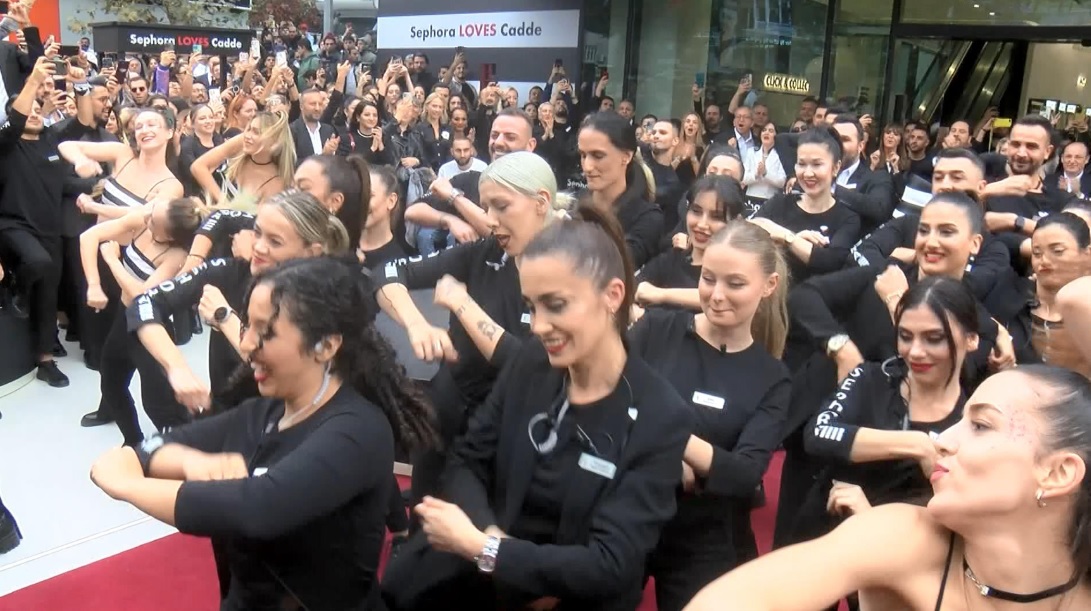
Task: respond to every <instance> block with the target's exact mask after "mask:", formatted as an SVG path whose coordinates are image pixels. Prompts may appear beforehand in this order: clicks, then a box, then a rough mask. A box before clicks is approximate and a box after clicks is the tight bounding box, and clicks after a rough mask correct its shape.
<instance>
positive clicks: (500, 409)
mask: <svg viewBox="0 0 1091 611" xmlns="http://www.w3.org/2000/svg"><path fill="white" fill-rule="evenodd" d="M508 157H510V155H507V156H505V157H503V158H502V160H503V159H507V158H508ZM578 216H579V218H581V219H586V220H574V221H558V222H555V223H552V224H551V225H550V226H549V227H546V228H545V229H544V230H542V231H541V232H540V233H539V234H538V235H537V236H536V237H535V238H534V239H533V240H532V241H531V243H530V244H529V245H528V246H527V247H526V248H525V250H524V251H523V253H522V258H521V260H520V264H519V279H520V283H521V287H522V291H523V294H524V296H525V298H526V300H527V302H528V304H529V305H530V308H531V316H532V319H533V323H532V324H533V330H534V333H535V335H537V337H538V339H539V340H540V341H533V342H529V341H528V342H524V343H522V344H521V346H520V348H519V350H518V352H517V353H516V354H515V355H513V357H512V358H511V359H510V360H509V362H508V366H507V367H506V368H505V370H504V373H503V375H501V377H500V379H499V380H498V381H497V383H496V386H495V387H494V388H493V390H492V393H491V394H490V395H489V398H488V399H487V400H486V401H485V402H484V404H483V405H481V406H480V407H478V408H476V409H475V410H474V412H473V416H472V418H471V422H470V426H469V429H468V431H467V432H466V434H465V435H464V436H463V437H462V438H461V439H460V440H459V441H458V442H457V444H456V445H455V447H454V449H453V450H452V453H451V462H450V465H449V467H448V471H447V473H446V477H445V479H444V492H445V493H444V499H445V500H440V499H438V498H433V497H427V498H425V499H424V501H423V502H422V503H421V504H420V505H418V506H417V507H415V509H414V511H415V512H416V513H417V514H418V516H419V517H420V519H421V521H422V523H423V533H422V534H423V535H425V536H426V537H427V541H425V537H424V536H420V535H417V536H416V537H415V538H412V539H410V541H409V543H407V544H406V547H404V548H403V549H402V552H401V554H399V556H398V557H397V559H395V560H394V561H393V562H392V563H391V565H390V567H389V568H388V569H387V573H386V577H385V581H384V593H385V594H386V600H387V601H388V603H389V604H390V606H391V607H392V608H394V609H399V610H407V609H437V608H442V607H443V606H445V605H447V604H449V603H450V601H452V600H457V601H458V604H459V606H460V607H462V608H467V609H495V608H505V609H507V608H511V609H521V608H527V606H528V605H530V607H531V608H554V607H557V608H574V609H600V610H613V609H618V610H621V609H635V608H636V607H637V605H638V604H639V602H640V599H641V594H642V589H643V588H642V577H643V572H644V563H645V559H646V557H647V555H648V553H649V552H651V551H652V548H654V547H655V543H656V541H657V540H658V538H659V532H660V529H661V527H662V526H663V524H664V523H666V522H667V520H669V519H670V517H671V516H672V515H673V514H674V509H675V487H676V486H677V484H678V481H679V472H680V463H681V460H682V456H683V449H684V446H685V445H686V441H687V440H688V439H689V434H690V431H691V426H690V416H689V413H688V411H687V410H686V407H685V405H684V404H683V402H682V400H681V399H680V398H679V397H678V395H677V393H676V392H675V390H674V389H673V388H671V386H670V384H669V383H668V382H666V381H665V380H663V379H662V378H660V377H659V375H658V374H657V373H656V372H655V370H654V369H652V368H651V367H649V366H648V365H647V364H646V363H645V362H644V361H643V360H642V359H641V358H640V357H638V356H636V355H635V354H632V355H631V354H628V353H627V350H626V347H625V344H624V340H623V335H624V333H625V330H626V327H627V326H628V320H629V316H628V313H629V306H630V305H631V304H632V296H633V292H634V288H635V287H634V286H633V284H632V263H631V262H630V260H629V257H628V255H627V252H626V251H627V249H626V246H625V243H624V238H623V237H622V235H623V234H622V231H621V229H620V226H619V224H618V223H617V221H616V220H615V219H613V218H612V217H610V216H608V215H603V214H602V213H600V212H598V209H597V208H592V207H590V206H588V207H585V208H583V209H581V211H580V212H579V213H578Z"/></svg>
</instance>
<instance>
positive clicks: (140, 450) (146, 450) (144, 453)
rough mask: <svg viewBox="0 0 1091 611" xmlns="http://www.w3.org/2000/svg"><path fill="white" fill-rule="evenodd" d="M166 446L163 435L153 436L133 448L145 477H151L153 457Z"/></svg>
mask: <svg viewBox="0 0 1091 611" xmlns="http://www.w3.org/2000/svg"><path fill="white" fill-rule="evenodd" d="M164 445H166V440H165V439H163V437H162V436H161V435H152V436H151V437H148V438H147V439H145V440H144V441H143V442H141V443H140V444H138V445H137V446H136V447H134V448H133V450H135V451H136V459H137V460H138V461H140V468H141V469H143V470H144V475H145V476H147V475H150V471H151V464H152V456H155V453H156V452H158V451H159V449H160V448H162V447H163V446H164Z"/></svg>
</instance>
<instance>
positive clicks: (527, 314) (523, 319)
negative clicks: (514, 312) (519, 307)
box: [519, 312, 530, 325]
mask: <svg viewBox="0 0 1091 611" xmlns="http://www.w3.org/2000/svg"><path fill="white" fill-rule="evenodd" d="M519 322H521V323H523V324H524V325H529V324H530V312H523V315H522V316H521V317H520V318H519Z"/></svg>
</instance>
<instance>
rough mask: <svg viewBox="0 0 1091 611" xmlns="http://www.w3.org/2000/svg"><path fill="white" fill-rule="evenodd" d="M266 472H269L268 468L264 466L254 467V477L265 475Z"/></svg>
mask: <svg viewBox="0 0 1091 611" xmlns="http://www.w3.org/2000/svg"><path fill="white" fill-rule="evenodd" d="M268 472H269V469H266V468H265V467H258V468H257V469H254V477H261V476H262V475H265V474H266V473H268Z"/></svg>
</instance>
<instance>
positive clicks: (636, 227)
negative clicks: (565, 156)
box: [579, 111, 666, 269]
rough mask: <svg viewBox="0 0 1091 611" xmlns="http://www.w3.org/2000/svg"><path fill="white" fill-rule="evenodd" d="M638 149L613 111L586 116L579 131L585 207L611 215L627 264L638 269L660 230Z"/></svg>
mask: <svg viewBox="0 0 1091 611" xmlns="http://www.w3.org/2000/svg"><path fill="white" fill-rule="evenodd" d="M638 144H639V143H638V142H637V139H636V132H635V131H633V128H632V126H631V125H630V124H629V120H628V119H626V118H624V117H622V116H621V115H619V114H617V113H615V112H613V111H603V112H597V113H595V114H593V115H590V116H588V117H587V119H586V120H585V121H584V122H583V127H582V128H581V129H580V135H579V150H580V164H581V166H582V169H583V174H584V178H585V179H586V181H587V190H588V192H589V197H590V201H591V204H592V205H594V206H595V207H596V208H598V209H599V210H600V211H602V212H611V213H613V214H615V215H617V219H618V221H619V222H620V223H621V228H622V229H623V230H624V231H625V243H626V244H627V245H628V248H629V253H630V255H631V256H632V258H633V264H634V265H636V267H637V269H640V268H641V267H643V266H644V264H645V263H647V262H648V261H649V260H650V259H651V258H652V257H653V256H655V254H656V253H657V252H658V251H659V239H660V236H662V234H663V232H664V230H665V229H666V228H665V227H663V212H662V211H661V210H660V209H659V207H658V206H656V205H655V203H654V202H655V181H654V179H653V178H652V174H651V170H650V169H648V167H647V166H646V165H645V164H644V158H643V156H642V155H641V154H640V151H639V149H638Z"/></svg>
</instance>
